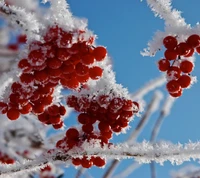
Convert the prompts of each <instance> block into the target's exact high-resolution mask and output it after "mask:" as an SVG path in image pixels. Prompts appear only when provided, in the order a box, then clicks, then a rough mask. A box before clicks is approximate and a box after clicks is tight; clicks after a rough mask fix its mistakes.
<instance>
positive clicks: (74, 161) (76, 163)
mask: <svg viewBox="0 0 200 178" xmlns="http://www.w3.org/2000/svg"><path fill="white" fill-rule="evenodd" d="M72 163H73V165H75V166H79V165H80V164H81V159H80V158H72Z"/></svg>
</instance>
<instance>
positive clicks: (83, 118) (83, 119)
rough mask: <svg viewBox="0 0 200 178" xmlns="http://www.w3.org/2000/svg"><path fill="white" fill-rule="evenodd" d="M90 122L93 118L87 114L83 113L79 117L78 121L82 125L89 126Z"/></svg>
mask: <svg viewBox="0 0 200 178" xmlns="http://www.w3.org/2000/svg"><path fill="white" fill-rule="evenodd" d="M90 120H91V117H90V115H88V114H87V113H81V114H79V115H78V121H79V123H81V124H89V123H90Z"/></svg>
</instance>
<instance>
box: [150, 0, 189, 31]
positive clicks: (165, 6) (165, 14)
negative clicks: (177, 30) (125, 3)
mask: <svg viewBox="0 0 200 178" xmlns="http://www.w3.org/2000/svg"><path fill="white" fill-rule="evenodd" d="M147 4H148V5H149V6H150V8H151V10H152V11H153V12H154V14H155V16H159V17H160V18H161V19H164V20H165V25H166V26H180V27H185V26H187V24H186V22H185V19H184V18H182V17H181V15H180V14H181V12H180V11H177V10H175V9H172V7H171V0H147Z"/></svg>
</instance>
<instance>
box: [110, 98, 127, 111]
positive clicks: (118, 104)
mask: <svg viewBox="0 0 200 178" xmlns="http://www.w3.org/2000/svg"><path fill="white" fill-rule="evenodd" d="M123 105H124V101H123V99H121V98H113V99H112V101H111V103H110V105H109V108H110V109H111V110H113V111H117V110H119V109H121V108H122V107H123Z"/></svg>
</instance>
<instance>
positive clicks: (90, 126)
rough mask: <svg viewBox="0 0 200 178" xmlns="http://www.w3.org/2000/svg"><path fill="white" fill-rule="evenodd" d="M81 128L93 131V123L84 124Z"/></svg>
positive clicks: (89, 131)
mask: <svg viewBox="0 0 200 178" xmlns="http://www.w3.org/2000/svg"><path fill="white" fill-rule="evenodd" d="M82 130H83V132H85V133H87V134H90V133H92V131H93V125H92V124H84V125H83V126H82Z"/></svg>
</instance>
